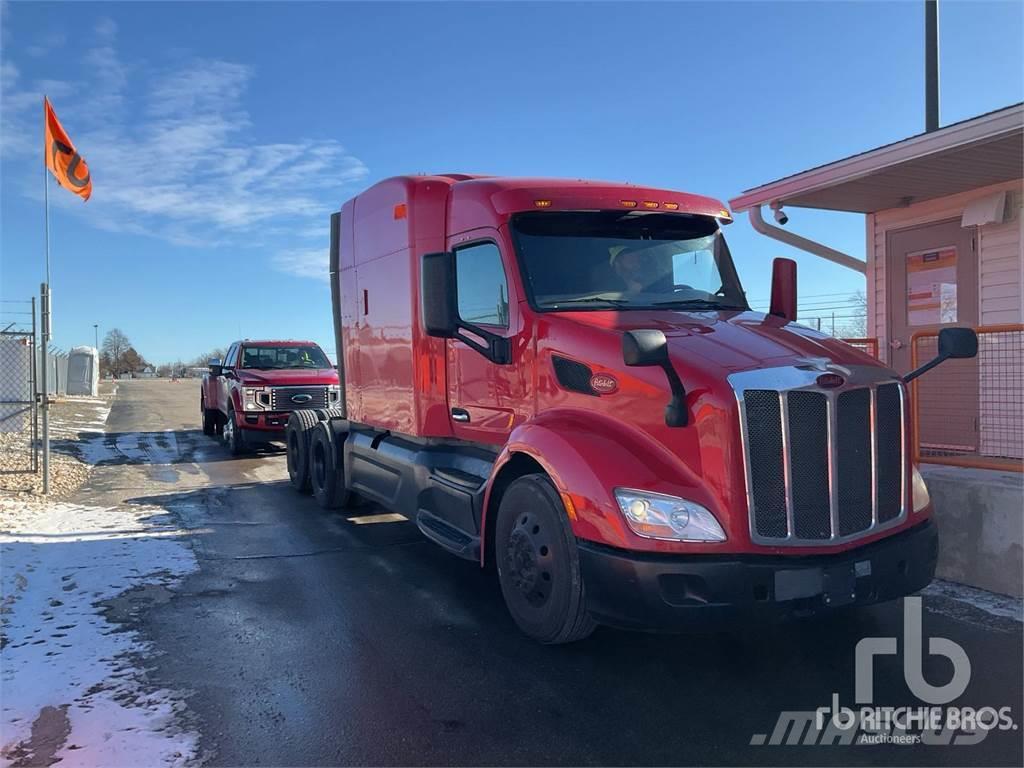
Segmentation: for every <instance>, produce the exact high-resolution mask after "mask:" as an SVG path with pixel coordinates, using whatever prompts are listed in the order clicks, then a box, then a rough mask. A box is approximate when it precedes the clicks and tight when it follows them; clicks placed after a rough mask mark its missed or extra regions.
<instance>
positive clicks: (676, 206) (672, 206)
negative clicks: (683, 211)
mask: <svg viewBox="0 0 1024 768" xmlns="http://www.w3.org/2000/svg"><path fill="white" fill-rule="evenodd" d="M662 206H663V207H664V208H665V210H666V211H678V210H679V203H662Z"/></svg>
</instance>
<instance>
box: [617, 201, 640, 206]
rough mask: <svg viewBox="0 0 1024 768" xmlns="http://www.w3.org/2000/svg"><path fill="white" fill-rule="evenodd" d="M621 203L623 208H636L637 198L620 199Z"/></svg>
mask: <svg viewBox="0 0 1024 768" xmlns="http://www.w3.org/2000/svg"><path fill="white" fill-rule="evenodd" d="M619 205H621V206H622V207H623V208H636V200H619Z"/></svg>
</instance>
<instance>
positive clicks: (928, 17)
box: [924, 0, 939, 133]
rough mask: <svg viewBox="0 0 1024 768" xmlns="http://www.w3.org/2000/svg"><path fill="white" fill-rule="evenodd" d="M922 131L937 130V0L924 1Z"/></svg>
mask: <svg viewBox="0 0 1024 768" xmlns="http://www.w3.org/2000/svg"><path fill="white" fill-rule="evenodd" d="M924 130H925V133H931V132H932V131H937V130H939V0H924Z"/></svg>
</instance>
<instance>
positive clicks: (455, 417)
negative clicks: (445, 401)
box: [452, 408, 469, 423]
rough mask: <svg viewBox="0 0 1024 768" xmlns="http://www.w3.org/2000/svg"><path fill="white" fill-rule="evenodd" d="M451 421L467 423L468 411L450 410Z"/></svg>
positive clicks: (460, 409) (462, 409)
mask: <svg viewBox="0 0 1024 768" xmlns="http://www.w3.org/2000/svg"><path fill="white" fill-rule="evenodd" d="M452 421H460V422H462V423H466V422H467V421H469V411H467V410H466V409H465V408H452Z"/></svg>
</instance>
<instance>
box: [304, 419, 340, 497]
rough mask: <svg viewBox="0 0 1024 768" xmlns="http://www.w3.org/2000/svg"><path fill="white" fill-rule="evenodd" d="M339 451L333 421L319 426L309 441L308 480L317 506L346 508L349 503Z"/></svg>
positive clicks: (321, 423)
mask: <svg viewBox="0 0 1024 768" xmlns="http://www.w3.org/2000/svg"><path fill="white" fill-rule="evenodd" d="M340 448H341V446H339V445H338V444H337V442H336V441H335V439H334V433H333V431H332V430H331V425H330V422H327V421H321V422H319V423H317V425H316V427H315V428H314V429H313V433H312V435H311V436H310V440H309V480H310V485H311V486H312V488H313V496H314V497H315V498H316V503H317V504H319V505H320V506H321V507H322V508H323V509H337V508H338V507H343V506H345V505H346V504H347V503H348V500H349V496H350V494H349V492H348V491H347V490H346V489H345V470H344V467H343V466H342V464H343V462H342V460H341V456H340Z"/></svg>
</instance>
